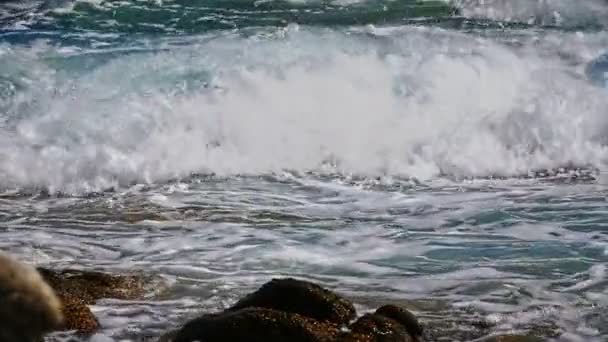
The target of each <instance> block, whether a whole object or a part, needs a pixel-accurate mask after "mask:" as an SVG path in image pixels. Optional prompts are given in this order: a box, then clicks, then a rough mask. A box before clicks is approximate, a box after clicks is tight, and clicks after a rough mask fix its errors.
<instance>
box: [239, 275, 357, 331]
mask: <svg viewBox="0 0 608 342" xmlns="http://www.w3.org/2000/svg"><path fill="white" fill-rule="evenodd" d="M249 307H259V308H267V309H275V310H277V311H282V312H291V313H297V314H300V315H302V316H305V317H310V318H314V319H317V320H320V321H327V322H332V323H335V324H347V323H348V322H349V321H350V320H352V319H354V318H355V315H356V311H355V307H354V306H353V304H352V303H351V302H350V301H348V300H346V299H344V298H342V297H340V296H338V295H337V294H335V293H333V292H331V291H329V290H326V289H324V288H322V287H321V286H319V285H316V284H313V283H311V282H308V281H304V280H297V279H293V278H287V279H273V280H271V281H270V282H268V283H266V284H264V285H263V286H262V287H261V288H260V289H258V290H257V291H255V292H253V293H252V294H250V295H248V296H246V297H245V298H243V299H241V300H240V301H239V302H237V303H236V304H235V305H234V306H233V307H231V308H230V309H229V310H240V309H243V308H249Z"/></svg>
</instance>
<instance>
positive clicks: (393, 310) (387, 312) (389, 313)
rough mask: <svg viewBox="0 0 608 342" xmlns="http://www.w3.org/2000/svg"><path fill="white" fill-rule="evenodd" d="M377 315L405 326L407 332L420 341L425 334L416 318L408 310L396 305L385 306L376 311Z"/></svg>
mask: <svg viewBox="0 0 608 342" xmlns="http://www.w3.org/2000/svg"><path fill="white" fill-rule="evenodd" d="M376 314H377V315H382V316H384V317H388V318H391V319H393V320H395V321H397V322H399V323H401V325H403V326H404V327H405V330H407V332H408V333H409V334H410V335H411V336H412V337H414V338H416V339H420V337H421V336H422V333H423V329H422V326H421V325H420V323H419V322H418V319H417V318H416V316H414V314H413V313H411V312H409V311H408V310H406V309H404V308H402V307H399V306H396V305H384V306H382V307H380V308H378V310H376Z"/></svg>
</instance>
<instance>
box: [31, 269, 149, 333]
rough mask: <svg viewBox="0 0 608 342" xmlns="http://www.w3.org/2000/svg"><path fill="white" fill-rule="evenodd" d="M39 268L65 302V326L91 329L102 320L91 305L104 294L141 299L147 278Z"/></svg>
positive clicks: (94, 328)
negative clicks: (98, 318) (94, 312)
mask: <svg viewBox="0 0 608 342" xmlns="http://www.w3.org/2000/svg"><path fill="white" fill-rule="evenodd" d="M38 271H39V272H40V274H41V275H42V276H43V277H44V279H45V280H46V281H47V282H48V284H49V285H50V286H51V287H52V288H53V289H54V290H55V293H56V294H57V296H58V297H59V299H60V301H61V303H62V306H61V308H62V311H63V315H64V316H65V324H63V325H62V326H61V329H62V330H77V331H79V332H81V333H92V332H94V331H95V330H97V329H98V328H99V322H98V321H97V319H96V318H95V316H94V315H93V313H92V312H91V310H90V308H89V306H88V305H92V304H95V302H96V301H97V300H99V299H101V298H115V299H138V298H141V297H143V295H144V293H145V288H144V283H145V279H144V278H143V277H139V276H125V275H112V274H107V273H101V272H93V271H77V270H50V269H46V268H38Z"/></svg>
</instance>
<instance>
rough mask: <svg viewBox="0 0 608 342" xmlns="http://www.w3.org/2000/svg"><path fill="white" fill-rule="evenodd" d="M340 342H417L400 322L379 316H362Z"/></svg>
mask: <svg viewBox="0 0 608 342" xmlns="http://www.w3.org/2000/svg"><path fill="white" fill-rule="evenodd" d="M350 329H351V331H350V332H349V333H346V334H344V335H343V336H342V337H341V338H340V339H339V341H340V342H410V341H415V339H414V338H412V336H410V334H409V333H408V332H407V330H406V328H405V326H404V325H403V324H401V323H400V322H398V321H396V320H394V319H392V318H389V317H386V316H383V315H379V314H375V313H374V314H366V315H363V316H361V317H360V318H359V319H358V320H357V321H356V322H355V323H353V324H352V325H351V326H350Z"/></svg>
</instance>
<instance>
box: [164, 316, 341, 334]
mask: <svg viewBox="0 0 608 342" xmlns="http://www.w3.org/2000/svg"><path fill="white" fill-rule="evenodd" d="M338 332H339V330H338V327H337V326H336V325H335V324H332V323H329V322H320V321H317V320H314V319H311V318H308V317H304V316H302V315H299V314H295V313H288V312H281V311H277V310H273V309H265V308H243V309H239V310H232V311H225V312H223V313H218V314H208V315H204V316H201V317H199V318H196V319H194V320H192V321H190V322H188V323H186V325H185V326H184V327H183V328H181V329H180V330H179V331H178V332H177V333H175V334H174V335H173V337H172V339H171V340H172V342H194V341H201V342H203V341H204V342H228V341H230V342H286V341H289V342H326V341H333V340H334V339H335V337H336V336H337V335H338Z"/></svg>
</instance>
